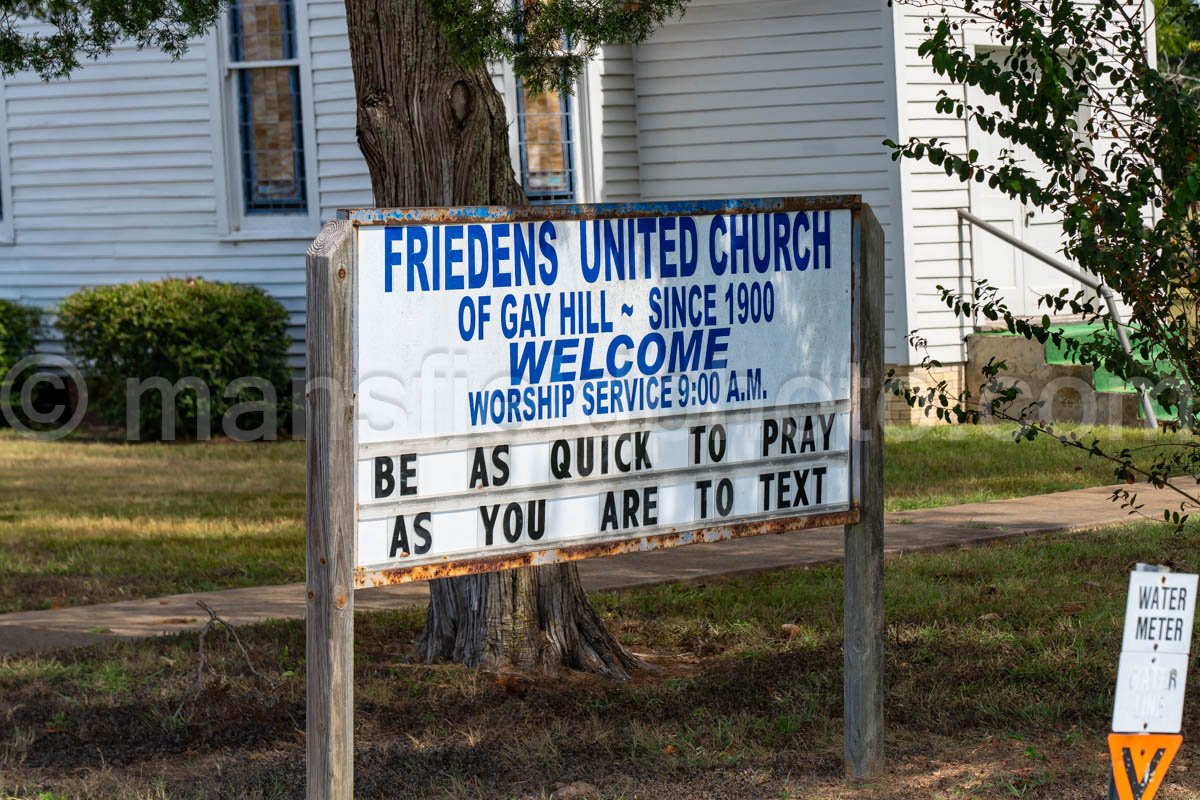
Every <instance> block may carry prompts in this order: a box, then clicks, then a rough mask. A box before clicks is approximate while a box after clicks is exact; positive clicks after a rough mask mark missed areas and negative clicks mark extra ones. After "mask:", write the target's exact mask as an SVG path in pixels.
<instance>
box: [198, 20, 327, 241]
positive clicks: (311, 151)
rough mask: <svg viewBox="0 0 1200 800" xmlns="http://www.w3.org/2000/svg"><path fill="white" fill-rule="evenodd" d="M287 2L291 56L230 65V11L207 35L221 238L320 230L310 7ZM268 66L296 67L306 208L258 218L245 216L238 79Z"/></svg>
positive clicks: (304, 235) (299, 235) (297, 235)
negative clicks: (292, 46) (292, 43)
mask: <svg viewBox="0 0 1200 800" xmlns="http://www.w3.org/2000/svg"><path fill="white" fill-rule="evenodd" d="M291 3H292V24H293V32H292V35H293V36H294V37H295V46H296V55H295V58H290V59H275V60H271V61H266V60H263V61H234V60H233V57H232V52H231V47H230V43H231V27H232V25H231V23H230V14H232V13H233V11H232V8H230V9H227V10H226V11H225V12H223V13H222V14H221V19H220V21H219V22H218V24H217V26H216V28H215V29H214V31H213V33H212V34H210V35H209V36H208V37H207V51H208V52H207V55H208V63H209V65H210V67H209V81H210V87H209V88H210V92H209V95H210V100H209V105H210V107H211V110H212V114H211V120H212V124H211V127H212V137H213V152H214V159H213V161H214V170H215V175H214V178H215V182H216V196H217V230H218V233H219V234H220V237H221V238H222V240H229V241H237V240H252V239H280V238H292V239H311V238H313V237H314V236H316V234H317V231H318V230H319V229H320V226H321V209H320V193H319V191H318V174H317V157H316V148H317V142H316V114H315V111H314V102H313V80H312V57H311V53H310V50H309V41H310V39H309V35H308V4H307V3H306V2H305V1H304V0H291ZM247 65H249V66H247ZM271 66H276V67H279V66H290V67H295V68H296V71H297V73H298V77H299V80H298V86H299V91H300V99H299V106H300V127H301V137H300V142H301V146H302V147H303V148H304V153H303V158H302V161H301V164H302V165H303V169H304V198H305V203H306V206H307V207H306V208H305V209H304V210H296V211H289V210H282V209H281V210H275V211H270V212H266V213H261V214H255V213H247V211H246V197H245V187H246V175H245V170H244V166H243V164H244V154H243V151H242V141H241V131H240V124H241V114H242V108H241V98H240V97H239V91H238V75H239V74H240V72H241V71H242V70H245V69H255V68H258V69H261V68H264V67H271Z"/></svg>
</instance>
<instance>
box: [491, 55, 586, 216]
mask: <svg viewBox="0 0 1200 800" xmlns="http://www.w3.org/2000/svg"><path fill="white" fill-rule="evenodd" d="M490 71H491V73H492V79H493V81H494V82H496V83H497V88H499V89H501V94H502V95H503V97H504V108H505V113H506V115H507V117H508V131H509V134H508V148H509V153H510V155H511V157H512V167H513V173H514V175H515V177H516V179H517V182H518V183H519V184H520V185H521V189H522V190H524V189H525V171H524V167H523V164H524V161H525V148H524V143H523V141H522V139H523V133H524V121H523V119H522V117H521V115H520V113H519V108H520V98H519V85H520V84H519V81H518V79H517V76H516V74H515V73H514V72H513V69H512V64H511V63H509V62H494V63H493V64H492V67H491V70H490ZM589 88H590V87H589V81H588V79H587V75H586V74H581V75H580V76H579V78H578V80H577V81H576V82H575V86H574V91H572V92H571V93H570V94H569V95H567V96H566V98H565V99H566V104H567V116H568V124H569V131H570V137H571V146H570V151H571V152H570V156H571V171H572V173H573V184H574V197H573V198H572V199H569V200H566V199H563V200H548V201H542V200H531V201H530V202H531V203H533V205H538V206H540V205H563V204H570V203H595V202H599V201H598V199H597V197H596V196H595V180H594V176H593V174H592V169H593V159H592V147H593V146H594V145H593V142H592V138H591V135H592V126H591V114H590V111H591V103H590V92H589Z"/></svg>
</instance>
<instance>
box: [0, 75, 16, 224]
mask: <svg viewBox="0 0 1200 800" xmlns="http://www.w3.org/2000/svg"><path fill="white" fill-rule="evenodd" d="M4 90H5V80H4V79H3V78H0V245H11V244H16V229H15V227H14V225H13V191H12V160H11V158H9V150H8V100H7V98H6V96H5V91H4Z"/></svg>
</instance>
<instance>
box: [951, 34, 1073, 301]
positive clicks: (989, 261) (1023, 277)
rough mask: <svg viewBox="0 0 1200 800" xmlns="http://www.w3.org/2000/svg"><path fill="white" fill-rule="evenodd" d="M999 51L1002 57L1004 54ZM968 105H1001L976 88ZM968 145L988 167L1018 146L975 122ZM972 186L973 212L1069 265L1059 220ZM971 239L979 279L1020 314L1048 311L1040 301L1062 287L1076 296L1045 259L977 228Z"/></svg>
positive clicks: (1030, 165) (1029, 160)
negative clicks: (993, 287)
mask: <svg viewBox="0 0 1200 800" xmlns="http://www.w3.org/2000/svg"><path fill="white" fill-rule="evenodd" d="M996 52H997V57H999V51H996ZM967 102H968V103H969V104H970V105H972V106H979V105H982V106H983V107H984V108H986V109H992V108H996V107H997V106H996V102H995V100H994V99H992V98H991V97H988V96H986V95H984V94H982V93H981V92H979V90H978V89H975V88H974V87H971V88H970V89H969V90H968V94H967ZM967 146H968V148H969V149H972V150H978V151H979V158H980V161H981V162H982V163H984V164H995V163H998V162H999V159H1000V155H1001V151H1002V150H1005V149H1009V150H1012V149H1013V147H1014V146H1013V145H1012V144H1011V143H1009V142H1007V141H1006V140H1004V139H1001V138H1000V137H999V136H997V135H994V134H993V135H989V134H986V133H984V132H983V131H981V130H979V129H978V128H977V127H976V126H975V125H974V124H971V125H970V126H969V128H968V132H967ZM1021 149H1023V148H1021ZM1021 149H1017V151H1016V153H1017V156H1018V157H1019V158H1020V159H1021V165H1022V166H1024V167H1025V168H1026V169H1027V170H1029V171H1030V172H1031V173H1032V174H1033V175H1035V176H1037V175H1038V174H1039V173H1040V168H1039V167H1040V165H1039V164H1038V162H1037V161H1036V160H1035V159H1034V158H1033V157H1032V156H1030V155H1029V154H1028V153H1022V152H1021ZM970 186H971V188H970V199H971V211H972V212H973V213H974V214H975V215H976V216H978V217H981V218H983V219H984V220H985V221H987V222H990V223H991V224H992V225H995V226H996V227H997V228H999V229H1001V230H1002V231H1004V232H1005V233H1008V234H1010V235H1012V236H1015V237H1016V238H1017V239H1020V240H1021V241H1022V242H1024V243H1025V244H1027V245H1029V246H1030V247H1033V248H1035V249H1037V250H1038V251H1039V252H1041V253H1044V254H1045V255H1047V256H1049V257H1050V258H1053V259H1055V260H1057V261H1066V258H1065V257H1064V256H1063V254H1062V247H1063V232H1062V225H1061V223H1060V222H1059V220H1058V218H1057V217H1056V216H1054V215H1051V214H1048V213H1046V212H1044V211H1042V210H1041V209H1039V208H1037V207H1036V206H1034V205H1029V204H1025V203H1022V202H1021V201H1020V200H1018V199H1015V198H1013V197H1010V196H1009V195H1006V194H1004V193H1003V192H1000V191H999V190H997V189H993V188H991V187H989V186H988V185H987V183H986V182H985V183H976V182H974V181H972V182H971V184H970ZM971 237H972V238H971V242H972V244H971V255H972V261H973V263H972V266H973V270H974V277H975V278H976V279H977V280H978V279H981V278H984V279H987V281H988V282H989V283H990V284H992V285H993V286H995V287H996V288H997V289H998V290H999V292H1000V296H1001V298H1002V299H1003V300H1004V302H1005V303H1006V304H1007V305H1008V307H1009V309H1011V310H1012V312H1013V313H1014V314H1016V315H1017V316H1040V315H1042V314H1044V313H1047V311H1048V310H1047V309H1046V308H1045V307H1039V306H1038V298H1039V297H1041V296H1042V295H1044V294H1048V293H1054V294H1057V293H1058V292H1059V290H1061V289H1063V288H1068V289H1070V291H1071V293H1074V292H1075V291H1076V290H1077V289H1078V288H1079V284H1078V283H1077V282H1076V281H1073V280H1071V279H1070V278H1068V277H1067V276H1066V275H1064V274H1063V273H1061V272H1059V271H1058V270H1056V269H1055V268H1054V267H1051V266H1050V265H1049V264H1047V263H1045V262H1044V261H1042V260H1041V259H1039V258H1037V257H1035V256H1032V255H1030V254H1028V253H1025V252H1022V251H1021V250H1018V249H1017V248H1015V247H1013V246H1012V245H1010V244H1008V243H1007V242H1004V241H1002V240H1000V239H998V238H997V237H995V236H993V235H992V234H990V233H988V232H987V231H984V230H982V229H981V228H979V227H977V226H972V230H971Z"/></svg>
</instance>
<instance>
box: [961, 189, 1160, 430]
mask: <svg viewBox="0 0 1200 800" xmlns="http://www.w3.org/2000/svg"><path fill="white" fill-rule="evenodd" d="M958 216H959V218H960V219H965V220H966V221H967V222H969V223H971V224H972V225H977V226H978V227H980V228H983V229H984V230H985V231H987V232H988V233H990V234H992V235H993V236H995V237H996V238H997V239H1000V240H1002V241H1005V242H1008V243H1009V244H1011V245H1012V246H1013V247H1015V248H1017V249H1018V250H1020V251H1021V252H1023V253H1028V254H1029V255H1031V256H1033V257H1034V258H1036V259H1037V260H1038V261H1041V262H1042V263H1043V264H1048V265H1049V266H1051V267H1054V268H1055V269H1056V270H1058V271H1059V272H1061V273H1062V274H1064V275H1066V276H1067V277H1069V278H1072V279H1073V280H1077V281H1079V282H1080V283H1082V284H1083V285H1084V286H1086V287H1088V288H1089V289H1091V290H1093V291H1095V292H1098V293H1099V294H1100V296H1101V297H1103V298H1104V302H1105V303H1106V304H1107V305H1108V315H1109V316H1110V317H1112V321H1113V327H1115V328H1116V330H1117V342H1118V343H1119V344H1120V345H1121V350H1123V351H1124V352H1125V355H1126V356H1127V357H1128V358H1129V360H1130V361H1133V349H1132V348H1131V347H1130V346H1129V337H1128V336H1127V335H1126V334H1125V323H1124V322H1123V321H1122V320H1121V311H1120V308H1119V307H1118V305H1117V295H1116V293H1115V292H1114V291H1113V290H1112V289H1110V288H1108V285H1107V284H1106V283H1104V281H1102V280H1100V279H1098V278H1096V277H1094V276H1092V275H1088V274H1087V273H1086V272H1083V271H1081V270H1078V269H1076V268H1075V267H1072V266H1071V265H1070V264H1067V263H1066V262H1064V261H1059V260H1058V259H1056V258H1051V257H1050V256H1048V255H1046V254H1045V253H1043V252H1042V251H1041V250H1038V249H1037V248H1035V247H1030V246H1029V245H1027V244H1026V243H1025V242H1023V241H1021V240H1020V239H1018V238H1017V237H1015V236H1013V235H1012V234H1011V233H1007V232H1006V231H1003V230H1001V229H999V228H997V227H996V226H995V225H993V224H991V223H990V222H985V221H984V220H982V219H980V218H979V217H977V216H975V215H974V214H972V213H971V212H970V211H968V210H966V209H965V208H960V209H958ZM1137 393H1138V395H1139V397H1140V398H1141V401H1142V413H1143V414H1145V416H1146V427H1147V428H1154V429H1157V428H1158V418H1157V416H1156V415H1155V413H1154V404H1153V403H1152V402H1151V401H1150V393H1149V392H1147V391H1146V388H1145V387H1144V386H1138V387H1137Z"/></svg>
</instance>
